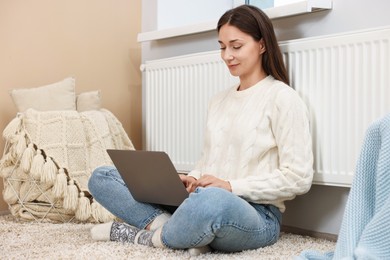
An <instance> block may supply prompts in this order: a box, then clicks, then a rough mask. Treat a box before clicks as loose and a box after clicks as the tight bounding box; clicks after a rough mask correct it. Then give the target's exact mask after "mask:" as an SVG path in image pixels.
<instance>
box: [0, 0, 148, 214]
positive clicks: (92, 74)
mask: <svg viewBox="0 0 390 260" xmlns="http://www.w3.org/2000/svg"><path fill="white" fill-rule="evenodd" d="M140 30H141V0H115V1H111V0H82V1H80V0H66V1H53V0H1V1H0V132H1V133H2V131H3V129H4V127H5V126H6V124H7V123H8V122H9V121H10V120H11V119H12V118H13V117H14V116H15V115H16V109H15V106H14V104H13V103H12V100H11V98H10V96H9V90H10V89H13V88H26V87H37V86H40V85H45V84H49V83H53V82H56V81H59V80H62V79H64V78H65V77H68V76H73V77H75V79H76V92H77V93H80V92H82V91H88V90H95V89H100V90H101V93H102V100H103V107H105V108H107V109H109V110H110V111H111V112H113V113H114V114H115V115H116V116H117V117H118V119H119V120H120V121H121V122H122V124H123V126H124V128H125V130H126V131H127V133H128V134H129V136H130V138H131V140H132V141H133V143H134V145H135V146H136V148H137V149H140V148H141V146H142V144H141V142H142V137H141V133H142V131H141V73H140V70H139V66H140V62H141V46H140V45H139V44H138V43H137V40H136V39H137V34H138V33H139V32H140ZM3 148H4V140H3V139H2V138H1V140H0V152H1V155H2V153H3ZM0 190H1V191H2V180H1V181H0ZM6 209H7V205H6V203H5V202H4V201H3V200H2V196H1V199H0V213H1V212H3V211H5V210H6Z"/></svg>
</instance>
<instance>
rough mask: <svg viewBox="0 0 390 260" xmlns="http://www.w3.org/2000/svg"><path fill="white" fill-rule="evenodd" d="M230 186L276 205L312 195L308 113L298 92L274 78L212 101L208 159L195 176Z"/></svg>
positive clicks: (251, 198)
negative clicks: (215, 178) (310, 193)
mask: <svg viewBox="0 0 390 260" xmlns="http://www.w3.org/2000/svg"><path fill="white" fill-rule="evenodd" d="M203 174H212V175H214V176H216V177H218V178H221V179H225V180H227V181H229V182H230V184H231V187H232V191H233V193H234V194H237V195H238V196H240V197H242V198H244V199H245V200H247V201H251V202H254V203H264V204H273V205H275V206H277V207H278V208H279V209H280V210H281V211H282V212H283V211H284V209H285V206H284V201H285V200H290V199H293V198H294V197H295V196H296V195H299V194H303V193H305V192H307V191H308V190H309V188H310V186H311V182H312V177H313V154H312V143H311V135H310V130H309V120H308V112H307V108H306V106H305V104H304V103H303V101H302V100H301V98H300V97H299V95H298V94H297V93H296V91H295V90H293V89H292V88H290V87H289V86H287V85H286V84H284V83H282V82H281V81H278V80H275V79H274V78H273V77H272V76H268V77H267V78H265V79H263V80H262V81H260V82H258V83H257V84H256V85H254V86H252V87H251V88H249V89H246V90H244V91H237V86H234V87H232V88H230V89H227V90H225V91H223V92H221V93H219V94H217V95H216V96H215V97H214V98H213V99H212V100H211V102H210V104H209V108H208V118H207V125H206V132H205V141H204V147H203V151H202V157H201V159H200V160H199V162H198V163H197V165H196V167H195V169H194V170H193V171H191V172H190V173H189V175H190V176H193V177H195V178H199V177H201V176H202V175H203Z"/></svg>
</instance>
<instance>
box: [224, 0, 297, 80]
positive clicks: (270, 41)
mask: <svg viewBox="0 0 390 260" xmlns="http://www.w3.org/2000/svg"><path fill="white" fill-rule="evenodd" d="M225 24H229V25H232V26H235V27H237V28H238V29H239V30H240V31H242V32H244V33H247V34H249V35H251V36H252V38H253V39H254V40H255V41H260V40H261V39H263V40H264V44H265V49H266V51H265V53H264V54H263V59H262V66H263V68H264V70H265V72H266V73H267V74H268V75H271V76H273V77H274V78H275V79H277V80H280V81H283V82H284V83H286V84H287V85H289V79H288V74H287V70H286V67H285V66H284V62H283V58H282V53H281V51H280V48H279V45H278V41H277V40H276V36H275V31H274V28H273V25H272V22H271V20H270V19H269V18H268V16H267V15H266V14H265V13H264V12H263V11H261V10H260V9H259V8H257V7H255V6H251V5H241V6H238V7H236V8H233V9H230V10H228V11H226V12H225V13H224V14H223V15H222V16H221V18H220V19H219V21H218V26H217V31H218V33H219V30H220V29H221V27H222V26H223V25H225Z"/></svg>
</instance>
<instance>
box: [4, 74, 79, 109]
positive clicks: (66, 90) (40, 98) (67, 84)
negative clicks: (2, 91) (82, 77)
mask: <svg viewBox="0 0 390 260" xmlns="http://www.w3.org/2000/svg"><path fill="white" fill-rule="evenodd" d="M10 94H11V97H12V100H13V102H14V103H15V105H16V107H17V109H18V111H19V112H24V111H26V110H27V109H29V108H33V109H35V110H38V111H51V110H76V93H75V79H74V78H72V77H68V78H65V79H64V80H61V81H59V82H55V83H52V84H49V85H44V86H40V87H36V88H24V89H14V90H11V93H10Z"/></svg>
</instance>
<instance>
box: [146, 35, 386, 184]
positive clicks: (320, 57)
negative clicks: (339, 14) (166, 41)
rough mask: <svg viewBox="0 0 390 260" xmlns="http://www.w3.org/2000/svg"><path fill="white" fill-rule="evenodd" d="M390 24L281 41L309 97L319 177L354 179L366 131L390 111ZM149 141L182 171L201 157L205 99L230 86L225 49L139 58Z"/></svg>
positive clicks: (295, 82)
mask: <svg viewBox="0 0 390 260" xmlns="http://www.w3.org/2000/svg"><path fill="white" fill-rule="evenodd" d="M389 41H390V28H379V29H375V30H368V31H359V32H353V33H348V34H338V35H331V36H326V37H316V38H307V39H300V40H293V41H286V42H281V43H280V46H281V49H282V52H283V55H284V60H285V62H286V65H287V68H288V72H289V76H290V81H291V86H292V87H294V88H295V89H296V90H297V91H298V93H299V94H300V96H301V97H302V98H303V100H304V101H305V102H306V104H307V106H308V108H309V111H310V117H311V118H310V119H311V131H312V135H313V151H314V157H315V164H314V169H315V176H314V183H316V184H325V185H336V186H349V185H350V184H351V181H352V177H353V174H354V170H355V164H356V161H357V158H358V155H359V152H360V148H361V144H362V141H363V138H364V134H365V131H366V129H367V127H368V126H369V125H370V123H371V122H372V121H374V120H376V119H377V118H379V117H381V116H384V115H385V114H386V113H389V112H390V43H389ZM141 70H142V71H143V75H144V83H145V85H144V88H143V91H144V92H143V130H144V132H143V133H144V140H143V141H144V149H146V150H158V151H165V152H167V153H168V154H169V156H170V157H171V159H172V161H173V162H174V164H175V167H176V169H177V170H178V171H179V172H188V171H189V170H191V169H192V167H193V166H194V164H195V163H196V161H197V160H198V158H199V157H200V153H201V148H202V142H203V130H204V125H205V121H206V111H207V104H208V100H209V99H210V97H211V96H212V95H213V94H215V93H216V92H218V91H220V90H222V89H225V88H227V87H230V86H232V85H233V84H235V83H237V82H238V79H236V78H233V77H232V76H230V74H229V71H228V70H227V68H226V66H225V64H224V63H223V61H222V60H221V58H220V54H219V51H216V52H206V53H197V54H193V55H187V56H179V57H173V58H169V59H163V60H154V61H148V62H146V63H145V64H144V65H142V66H141Z"/></svg>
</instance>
